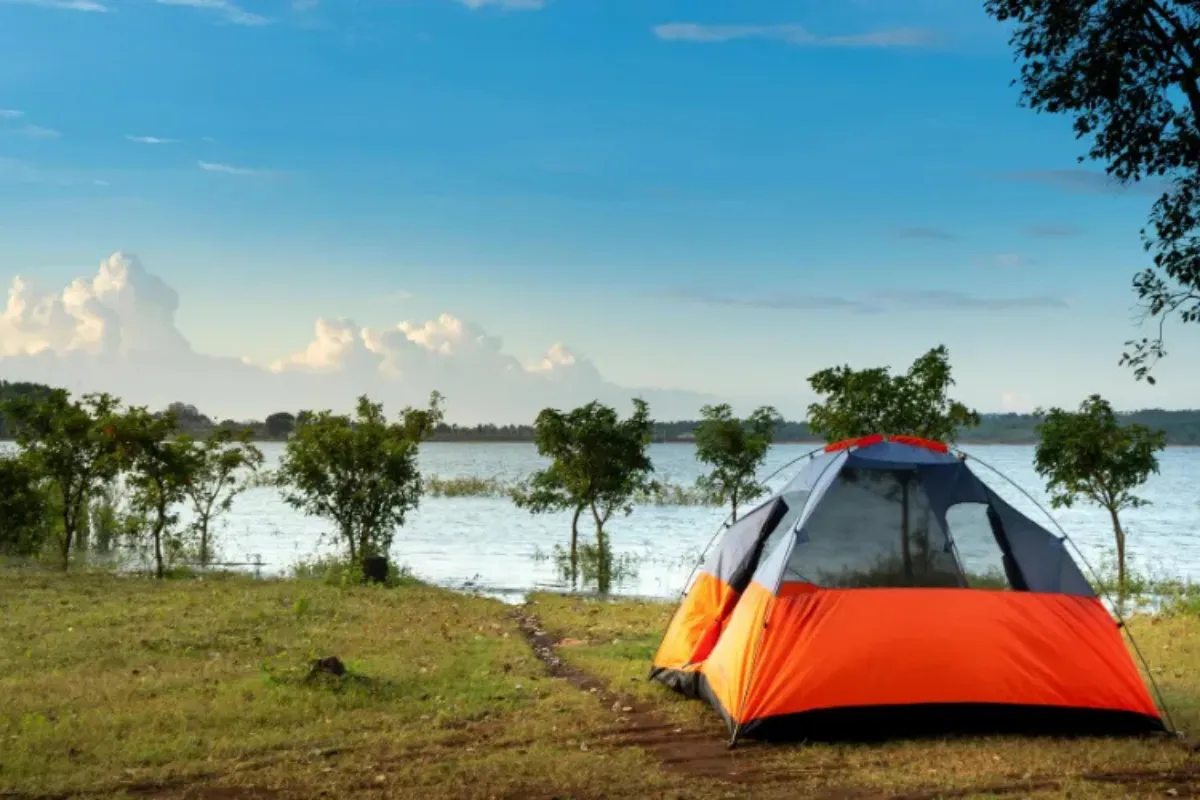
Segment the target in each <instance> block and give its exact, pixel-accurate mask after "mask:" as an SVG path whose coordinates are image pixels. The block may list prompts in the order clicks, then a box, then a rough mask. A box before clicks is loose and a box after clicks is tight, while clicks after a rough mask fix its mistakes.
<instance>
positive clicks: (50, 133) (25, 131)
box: [15, 125, 62, 139]
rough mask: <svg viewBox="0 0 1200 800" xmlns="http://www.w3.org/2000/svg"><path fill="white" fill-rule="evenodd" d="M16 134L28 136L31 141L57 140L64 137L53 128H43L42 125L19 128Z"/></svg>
mask: <svg viewBox="0 0 1200 800" xmlns="http://www.w3.org/2000/svg"><path fill="white" fill-rule="evenodd" d="M15 132H16V133H19V134H21V135H22V136H28V137H29V138H30V139H57V138H58V137H59V136H62V134H61V133H59V132H58V131H56V130H54V129H53V128H43V127H42V126H40V125H26V126H24V127H23V128H17V130H16V131H15Z"/></svg>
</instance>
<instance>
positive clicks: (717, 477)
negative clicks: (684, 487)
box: [695, 403, 783, 522]
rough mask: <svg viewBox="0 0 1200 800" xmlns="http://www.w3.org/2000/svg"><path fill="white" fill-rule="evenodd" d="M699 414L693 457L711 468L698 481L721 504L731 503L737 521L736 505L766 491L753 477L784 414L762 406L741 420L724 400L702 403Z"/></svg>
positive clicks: (737, 506)
mask: <svg viewBox="0 0 1200 800" xmlns="http://www.w3.org/2000/svg"><path fill="white" fill-rule="evenodd" d="M700 415H701V416H702V417H703V420H702V421H701V422H700V424H699V425H697V426H696V430H695V436H696V457H697V458H698V459H700V461H701V462H703V463H705V464H708V465H709V466H710V467H712V471H711V472H709V473H708V474H707V475H704V476H702V477H701V478H700V480H699V481H698V483H699V484H700V487H701V489H703V490H704V491H706V492H711V493H712V495H713V496H714V497H716V498H717V500H718V501H719V502H720V503H722V504H724V503H730V504H731V505H732V506H733V521H734V522H736V521H737V518H738V508H739V506H740V505H741V504H742V503H743V502H745V501H749V500H753V499H754V498H756V497H759V496H760V495H762V494H763V493H764V492H766V491H767V487H765V486H763V485H762V484H761V483H759V482H758V481H756V480H755V473H756V472H757V471H758V468H759V467H761V466H762V463H763V460H764V459H765V458H766V457H767V450H769V449H770V447H771V442H772V441H773V440H774V437H775V428H776V426H777V425H779V424H780V423H781V422H783V417H781V416H780V415H779V412H777V411H776V410H775V409H774V408H772V407H771V406H763V407H762V408H759V409H757V410H756V411H755V412H754V413H752V414H751V415H750V416H749V417H747V418H746V419H745V420H741V419H738V418H737V417H735V416H734V415H733V409H732V408H731V407H730V406H729V405H728V404H726V403H722V404H721V405H716V406H704V407H703V408H701V409H700Z"/></svg>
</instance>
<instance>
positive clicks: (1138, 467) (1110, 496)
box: [1034, 394, 1166, 600]
mask: <svg viewBox="0 0 1200 800" xmlns="http://www.w3.org/2000/svg"><path fill="white" fill-rule="evenodd" d="M1035 413H1037V414H1038V415H1039V416H1041V415H1044V417H1045V418H1044V419H1043V421H1042V422H1041V423H1040V424H1039V425H1038V435H1039V437H1040V438H1039V439H1038V444H1037V449H1036V451H1035V456H1034V466H1035V468H1036V469H1037V472H1038V474H1039V475H1041V476H1042V477H1043V478H1045V479H1046V489H1047V491H1049V492H1050V495H1051V498H1050V503H1051V505H1052V506H1053V507H1055V508H1070V507H1071V506H1073V505H1074V504H1075V503H1076V502H1077V501H1078V500H1079V499H1081V498H1082V499H1085V500H1090V501H1091V502H1093V503H1095V504H1096V505H1098V506H1100V507H1101V508H1103V509H1105V510H1106V511H1108V515H1109V518H1110V519H1111V520H1112V526H1113V536H1114V537H1115V539H1116V546H1117V591H1118V594H1119V596H1120V598H1121V599H1122V600H1123V599H1124V597H1125V528H1124V527H1123V526H1122V525H1121V516H1120V515H1121V511H1123V510H1124V509H1127V508H1139V507H1141V506H1144V505H1147V504H1148V503H1149V502H1150V501H1149V500H1145V499H1143V498H1141V497H1138V496H1137V495H1135V494H1134V491H1135V490H1137V488H1138V487H1140V486H1141V485H1142V484H1143V483H1145V482H1146V479H1147V478H1149V477H1150V475H1151V474H1152V473H1156V472H1158V456H1157V453H1158V451H1159V450H1162V449H1163V447H1165V446H1166V434H1164V433H1163V432H1162V431H1156V430H1152V429H1151V428H1147V427H1145V426H1143V425H1122V424H1121V422H1120V421H1119V420H1118V419H1117V415H1116V414H1115V413H1114V412H1113V409H1112V406H1111V405H1109V403H1108V401H1107V400H1105V399H1103V398H1102V397H1100V395H1095V394H1094V395H1092V396H1091V397H1089V398H1088V399H1086V400H1084V401H1083V403H1081V404H1080V406H1079V410H1078V411H1064V410H1062V409H1060V408H1052V409H1050V410H1049V411H1048V412H1047V411H1042V410H1040V409H1039V410H1038V411H1037V412H1035Z"/></svg>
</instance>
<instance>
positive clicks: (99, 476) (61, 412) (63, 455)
mask: <svg viewBox="0 0 1200 800" xmlns="http://www.w3.org/2000/svg"><path fill="white" fill-rule="evenodd" d="M119 410H120V404H119V401H117V399H116V398H114V397H112V396H111V395H108V394H87V395H84V396H83V398H82V399H81V400H72V399H71V396H70V393H69V392H67V391H66V390H65V389H55V390H53V391H51V392H49V393H47V394H42V395H38V394H28V395H23V396H20V397H17V398H14V399H12V400H9V401H8V402H7V404H6V405H5V413H6V415H7V416H8V418H9V420H10V421H11V423H12V424H13V425H14V426H15V427H16V434H17V443H18V444H19V445H20V446H21V448H22V450H23V451H24V453H25V457H26V458H28V459H29V463H30V465H31V466H33V467H34V468H35V469H37V470H38V471H39V472H40V473H41V474H42V475H44V476H46V478H47V479H48V480H50V481H51V482H52V483H53V486H54V491H55V494H56V495H57V497H56V500H57V506H58V509H59V513H60V517H61V520H62V525H61V528H59V529H58V530H57V531H56V535H55V538H56V539H57V540H58V541H57V551H58V558H59V565H60V566H61V567H62V569H64V570H65V569H68V568H69V566H70V563H71V553H72V549H73V548H74V546H75V544H76V537H77V534H78V533H79V531H80V522H81V521H86V518H87V517H86V510H87V504H88V498H89V497H90V496H91V494H92V493H93V492H95V491H97V490H98V489H100V488H101V487H102V486H104V485H105V484H106V483H107V482H109V481H110V480H112V479H113V478H114V477H115V476H116V475H117V473H118V472H119V471H120V468H121V459H120V458H119V453H118V448H117V440H116V438H115V436H114V433H115V424H116V422H117V420H118V418H119V416H120V414H119Z"/></svg>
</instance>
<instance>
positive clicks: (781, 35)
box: [654, 22, 936, 47]
mask: <svg viewBox="0 0 1200 800" xmlns="http://www.w3.org/2000/svg"><path fill="white" fill-rule="evenodd" d="M654 35H655V36H657V37H658V38H659V39H665V40H667V41H680V42H697V43H714V42H730V41H734V40H737V39H773V40H775V41H780V42H785V43H786V44H791V45H798V46H810V47H927V46H929V45H932V44H934V43H935V41H936V37H935V36H934V34H933V33H932V32H931V31H928V30H925V29H923V28H893V29H889V30H881V31H871V32H868V33H857V34H850V35H841V36H818V35H817V34H814V33H812V32H810V31H809V30H808V29H807V28H805V27H804V26H803V25H702V24H698V23H695V22H670V23H667V24H665V25H658V26H656V27H655V28H654Z"/></svg>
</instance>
